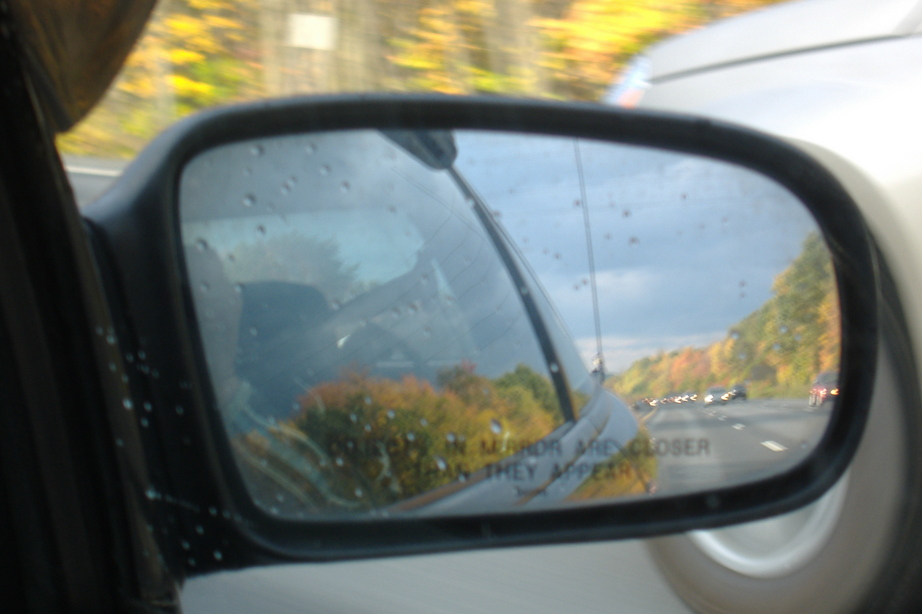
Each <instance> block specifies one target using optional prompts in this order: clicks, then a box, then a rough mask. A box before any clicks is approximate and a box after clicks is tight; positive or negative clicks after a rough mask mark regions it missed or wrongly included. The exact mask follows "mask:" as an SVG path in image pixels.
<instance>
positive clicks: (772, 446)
mask: <svg viewBox="0 0 922 614" xmlns="http://www.w3.org/2000/svg"><path fill="white" fill-rule="evenodd" d="M762 445H763V446H765V447H766V448H768V449H769V450H771V451H772V452H784V451H785V450H787V448H785V447H784V446H783V445H781V444H780V443H778V442H777V441H772V440H771V439H768V440H766V441H763V442H762Z"/></svg>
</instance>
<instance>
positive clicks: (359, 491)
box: [354, 488, 365, 499]
mask: <svg viewBox="0 0 922 614" xmlns="http://www.w3.org/2000/svg"><path fill="white" fill-rule="evenodd" d="M354 492H355V496H356V498H358V499H361V498H362V497H364V496H365V493H364V492H362V489H361V488H356V489H355V491H354Z"/></svg>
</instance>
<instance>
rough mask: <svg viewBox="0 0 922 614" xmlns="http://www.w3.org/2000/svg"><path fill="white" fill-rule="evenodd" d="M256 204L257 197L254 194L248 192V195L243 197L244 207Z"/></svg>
mask: <svg viewBox="0 0 922 614" xmlns="http://www.w3.org/2000/svg"><path fill="white" fill-rule="evenodd" d="M255 204H256V197H255V196H253V195H252V194H247V195H246V196H244V197H243V206H244V207H252V206H253V205H255Z"/></svg>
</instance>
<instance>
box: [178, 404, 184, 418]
mask: <svg viewBox="0 0 922 614" xmlns="http://www.w3.org/2000/svg"><path fill="white" fill-rule="evenodd" d="M184 413H186V410H184V409H183V407H182V405H177V406H176V415H177V416H181V415H183V414H184Z"/></svg>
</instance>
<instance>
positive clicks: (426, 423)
mask: <svg viewBox="0 0 922 614" xmlns="http://www.w3.org/2000/svg"><path fill="white" fill-rule="evenodd" d="M419 425H420V426H429V421H428V420H426V419H425V418H420V419H419Z"/></svg>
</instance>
